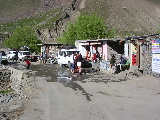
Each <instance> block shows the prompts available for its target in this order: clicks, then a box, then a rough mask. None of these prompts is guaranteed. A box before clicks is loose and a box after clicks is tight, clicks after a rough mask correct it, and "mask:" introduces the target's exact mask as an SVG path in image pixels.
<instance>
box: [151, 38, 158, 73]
mask: <svg viewBox="0 0 160 120" xmlns="http://www.w3.org/2000/svg"><path fill="white" fill-rule="evenodd" d="M152 71H153V72H157V73H160V39H152Z"/></svg>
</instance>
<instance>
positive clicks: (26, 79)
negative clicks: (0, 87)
mask: <svg viewBox="0 0 160 120" xmlns="http://www.w3.org/2000/svg"><path fill="white" fill-rule="evenodd" d="M8 69H9V70H10V71H11V77H10V80H11V88H12V89H13V90H14V91H15V92H16V93H18V94H31V93H32V92H33V90H34V89H35V87H36V86H34V82H35V80H36V79H35V77H34V76H33V75H29V73H27V72H26V71H25V70H17V69H15V68H12V67H9V68H8Z"/></svg>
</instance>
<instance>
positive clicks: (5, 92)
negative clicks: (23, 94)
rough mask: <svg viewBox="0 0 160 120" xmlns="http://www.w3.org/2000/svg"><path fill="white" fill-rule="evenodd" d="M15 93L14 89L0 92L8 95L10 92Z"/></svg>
mask: <svg viewBox="0 0 160 120" xmlns="http://www.w3.org/2000/svg"><path fill="white" fill-rule="evenodd" d="M13 91H14V90H13V89H9V90H5V91H0V93H2V94H7V93H10V92H13Z"/></svg>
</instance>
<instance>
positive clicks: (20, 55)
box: [18, 51, 32, 61]
mask: <svg viewBox="0 0 160 120" xmlns="http://www.w3.org/2000/svg"><path fill="white" fill-rule="evenodd" d="M31 57H32V56H31V53H30V51H19V52H18V59H19V60H20V61H25V60H26V58H28V59H31Z"/></svg>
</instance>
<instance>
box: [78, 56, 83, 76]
mask: <svg viewBox="0 0 160 120" xmlns="http://www.w3.org/2000/svg"><path fill="white" fill-rule="evenodd" d="M82 59H83V58H82V55H81V53H79V54H77V59H76V62H77V67H78V70H79V71H78V72H79V74H80V75H81V74H82V67H81V66H82Z"/></svg>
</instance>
